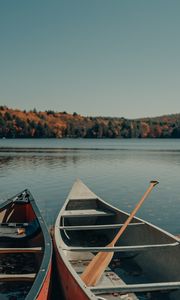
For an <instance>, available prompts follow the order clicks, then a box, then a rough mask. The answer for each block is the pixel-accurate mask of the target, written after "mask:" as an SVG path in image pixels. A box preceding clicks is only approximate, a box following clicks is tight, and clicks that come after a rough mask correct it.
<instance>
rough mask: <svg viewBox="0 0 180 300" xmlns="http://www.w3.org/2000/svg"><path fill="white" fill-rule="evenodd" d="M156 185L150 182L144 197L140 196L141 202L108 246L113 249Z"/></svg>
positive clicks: (154, 181) (153, 181)
mask: <svg viewBox="0 0 180 300" xmlns="http://www.w3.org/2000/svg"><path fill="white" fill-rule="evenodd" d="M158 183H159V182H158V181H156V180H152V181H151V182H150V185H149V188H148V189H147V191H146V192H145V193H144V195H143V196H142V198H141V200H140V201H139V202H138V204H137V205H136V207H135V208H134V210H133V211H132V212H131V214H130V215H129V217H128V218H127V220H126V222H125V223H124V224H123V226H122V227H121V229H120V230H119V232H118V233H117V235H116V236H115V238H114V239H113V240H112V242H111V243H110V244H109V246H111V247H114V245H115V244H116V242H117V241H118V239H119V238H120V236H121V235H122V234H123V232H124V230H125V229H126V227H127V226H128V224H129V223H130V222H131V220H132V219H133V217H134V216H135V214H136V213H137V211H138V209H139V208H140V207H141V205H142V204H143V202H144V200H145V199H146V198H147V196H148V195H149V193H150V192H151V191H152V189H153V187H154V186H155V185H157V184H158Z"/></svg>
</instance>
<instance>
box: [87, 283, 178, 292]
mask: <svg viewBox="0 0 180 300" xmlns="http://www.w3.org/2000/svg"><path fill="white" fill-rule="evenodd" d="M90 289H91V291H92V292H93V293H94V294H96V295H100V294H105V293H115V292H119V293H121V292H122V293H138V292H152V291H163V290H175V289H180V281H175V282H155V283H154V282H153V283H145V284H127V285H126V284H121V285H117V286H106V287H105V286H100V285H99V286H97V287H90Z"/></svg>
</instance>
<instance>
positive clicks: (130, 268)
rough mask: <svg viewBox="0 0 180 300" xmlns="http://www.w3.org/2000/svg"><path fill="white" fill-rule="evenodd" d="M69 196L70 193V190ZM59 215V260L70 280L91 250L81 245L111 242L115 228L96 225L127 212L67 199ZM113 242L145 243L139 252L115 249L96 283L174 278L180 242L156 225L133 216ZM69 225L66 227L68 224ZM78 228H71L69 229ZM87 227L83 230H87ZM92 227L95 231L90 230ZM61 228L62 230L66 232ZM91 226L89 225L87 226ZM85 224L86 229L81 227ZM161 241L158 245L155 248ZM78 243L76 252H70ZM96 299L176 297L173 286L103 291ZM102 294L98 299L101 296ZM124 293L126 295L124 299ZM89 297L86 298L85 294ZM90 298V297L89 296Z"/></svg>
mask: <svg viewBox="0 0 180 300" xmlns="http://www.w3.org/2000/svg"><path fill="white" fill-rule="evenodd" d="M71 194H72V192H71ZM60 214H61V217H60V219H59V226H60V228H61V229H59V232H60V236H61V239H62V248H63V259H64V261H66V260H67V261H69V263H70V266H71V267H72V268H73V270H74V271H75V272H76V273H77V277H76V280H80V278H79V276H80V275H81V273H82V272H83V271H84V269H85V267H86V265H87V264H88V263H89V261H90V260H91V259H92V257H93V255H94V254H95V253H94V252H93V251H92V249H91V251H89V252H88V251H85V249H86V247H95V248H98V247H105V246H106V245H107V244H108V243H109V242H111V241H112V239H113V237H114V236H115V235H116V233H117V232H118V228H111V227H110V228H103V227H102V229H101V226H99V225H108V224H109V225H112V224H122V223H124V222H125V220H126V219H127V217H128V214H126V213H124V212H122V211H120V210H118V209H115V208H114V207H112V206H110V205H108V204H107V203H106V202H104V201H102V200H101V199H100V198H98V197H97V198H92V199H85V198H84V199H83V198H82V197H81V198H80V199H77V197H76V198H75V199H73V197H72V198H70V199H69V201H66V205H65V207H64V208H63V209H62V211H61V213H60ZM131 223H134V224H133V226H132V225H129V226H128V228H127V229H126V231H125V232H124V234H123V235H122V237H121V238H120V240H119V241H118V242H117V244H116V246H122V247H123V246H141V245H142V246H148V245H149V246H151V245H154V248H153V247H150V248H148V247H145V249H144V250H143V251H140V250H132V251H118V252H115V254H114V256H113V260H112V262H111V264H110V265H109V266H108V268H107V269H106V271H105V273H104V275H103V277H102V279H101V280H100V282H99V283H98V285H97V287H98V286H101V287H102V286H104V287H105V286H108V285H112V286H116V285H118V284H120V283H125V284H143V283H159V282H160V283H161V282H178V281H180V271H179V270H180V246H179V242H178V240H177V239H175V238H174V237H173V236H172V235H170V234H167V233H166V232H164V231H162V230H161V229H159V228H157V227H155V226H152V224H149V223H146V222H144V221H142V220H140V219H138V218H134V219H133V220H132V221H131ZM71 226H72V228H73V227H74V229H73V230H71V228H70V227H71ZM77 226H81V227H82V229H83V230H81V228H77V229H75V227H77ZM88 226H89V228H88ZM96 226H97V228H98V229H96ZM66 227H67V230H66ZM91 227H92V228H91ZM85 228H87V230H86V229H85ZM159 245H161V247H160V246H159ZM73 247H78V248H79V250H78V251H73ZM99 297H102V298H97V299H107V300H111V299H128V300H130V299H133V300H134V299H144V300H146V299H163V300H168V299H176V300H178V299H180V292H179V290H175V291H174V290H172V291H169V292H167V291H166V290H165V291H161V292H151V291H149V292H146V293H141V292H140V293H135V294H133V293H129V294H127V293H126V294H124V295H123V296H122V295H120V293H114V294H113V293H105V294H102V295H100V296H99ZM103 297H104V298H103ZM128 297H129V298H128ZM89 299H91V298H89ZM93 299H94V298H93Z"/></svg>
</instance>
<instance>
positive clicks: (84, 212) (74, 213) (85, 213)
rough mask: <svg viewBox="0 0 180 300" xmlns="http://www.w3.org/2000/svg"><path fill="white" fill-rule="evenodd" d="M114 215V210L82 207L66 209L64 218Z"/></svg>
mask: <svg viewBox="0 0 180 300" xmlns="http://www.w3.org/2000/svg"><path fill="white" fill-rule="evenodd" d="M112 215H113V216H114V212H111V211H104V210H99V209H80V210H65V211H64V212H63V214H62V217H64V218H67V217H68V218H77V217H78V218H79V217H99V216H112Z"/></svg>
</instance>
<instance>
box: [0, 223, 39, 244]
mask: <svg viewBox="0 0 180 300" xmlns="http://www.w3.org/2000/svg"><path fill="white" fill-rule="evenodd" d="M38 229H39V223H38V221H37V219H35V220H33V221H32V222H30V223H1V224H0V240H1V241H2V240H7V239H22V238H26V237H28V238H29V237H31V236H33V235H34V234H35V233H36V232H37V231H38Z"/></svg>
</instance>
